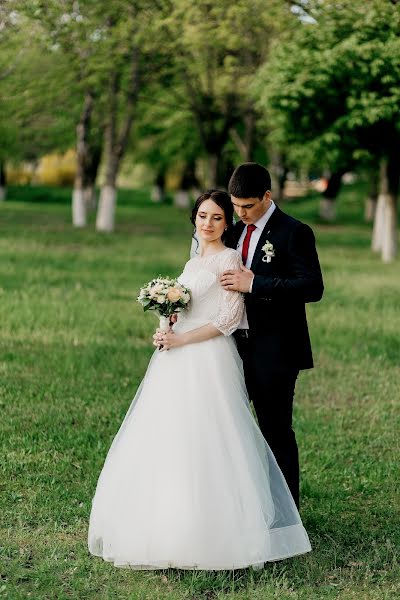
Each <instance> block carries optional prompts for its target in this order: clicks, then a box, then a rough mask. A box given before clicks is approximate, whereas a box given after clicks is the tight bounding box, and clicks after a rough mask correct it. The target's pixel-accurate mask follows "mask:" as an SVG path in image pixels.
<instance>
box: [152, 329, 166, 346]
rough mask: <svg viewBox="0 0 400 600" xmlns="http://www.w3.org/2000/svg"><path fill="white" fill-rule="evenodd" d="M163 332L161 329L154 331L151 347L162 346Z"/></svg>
mask: <svg viewBox="0 0 400 600" xmlns="http://www.w3.org/2000/svg"><path fill="white" fill-rule="evenodd" d="M163 334H164V331H163V330H162V329H156V332H155V334H154V335H153V346H160V344H162V342H161V340H162V336H163Z"/></svg>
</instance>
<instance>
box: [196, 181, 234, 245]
mask: <svg viewBox="0 0 400 600" xmlns="http://www.w3.org/2000/svg"><path fill="white" fill-rule="evenodd" d="M204 200H212V201H213V202H215V204H217V206H219V207H220V208H222V210H223V211H224V215H225V221H226V225H227V229H226V231H225V232H224V234H223V236H222V238H221V239H222V241H223V242H224V243H225V242H226V240H227V239H229V237H230V235H231V232H232V228H233V204H232V202H231V197H230V195H229V194H227V193H226V192H223V191H222V190H207V191H206V192H204V193H203V194H201V196H199V197H198V198H197V200H196V202H195V205H194V207H193V210H192V215H191V217H190V220H191V222H192V224H193V225H194V227H195V228H194V232H193V237H194V234H195V233H196V216H197V213H198V211H199V208H200V205H201V204H202V203H203V202H204ZM198 244H199V241H198V240H197V245H198Z"/></svg>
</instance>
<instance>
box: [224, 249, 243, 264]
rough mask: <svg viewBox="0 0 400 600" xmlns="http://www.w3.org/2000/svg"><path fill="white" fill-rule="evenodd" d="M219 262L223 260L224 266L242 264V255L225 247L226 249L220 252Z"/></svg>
mask: <svg viewBox="0 0 400 600" xmlns="http://www.w3.org/2000/svg"><path fill="white" fill-rule="evenodd" d="M221 262H223V264H224V266H230V267H238V266H239V265H241V264H242V256H241V254H240V252H238V251H237V250H234V249H233V248H226V250H224V251H223V252H221Z"/></svg>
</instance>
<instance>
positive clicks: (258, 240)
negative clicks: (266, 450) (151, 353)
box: [221, 163, 324, 507]
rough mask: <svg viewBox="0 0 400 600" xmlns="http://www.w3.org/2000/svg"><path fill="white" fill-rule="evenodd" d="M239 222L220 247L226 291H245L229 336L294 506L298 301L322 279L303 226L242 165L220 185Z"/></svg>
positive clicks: (302, 360)
mask: <svg viewBox="0 0 400 600" xmlns="http://www.w3.org/2000/svg"><path fill="white" fill-rule="evenodd" d="M228 191H229V193H230V195H231V200H232V203H233V206H234V209H235V212H236V214H237V215H238V216H239V218H240V219H241V221H239V222H238V223H237V224H236V225H235V227H234V232H233V238H232V239H231V241H230V243H229V244H227V245H230V246H232V247H233V248H237V249H238V250H239V251H240V252H241V254H242V259H243V264H244V267H242V269H241V270H240V271H226V272H225V273H223V275H222V276H221V284H222V286H223V287H224V288H225V289H226V290H234V291H239V292H244V293H245V306H246V312H245V315H244V317H243V319H242V322H241V323H240V325H239V329H238V330H237V331H236V332H235V334H234V336H235V338H236V342H237V346H238V350H239V353H240V355H241V357H242V360H243V367H244V372H245V377H246V386H247V390H248V393H249V397H250V399H251V400H252V401H253V405H254V408H255V410H256V413H257V418H258V423H259V426H260V429H261V432H262V433H263V435H264V437H265V438H266V440H267V442H268V444H269V446H270V448H271V450H272V452H273V453H274V455H275V458H276V460H277V463H278V465H279V467H280V469H281V471H282V473H283V475H284V476H285V479H286V482H287V484H288V486H289V488H290V491H291V493H292V496H293V498H294V501H295V502H296V505H297V507H298V506H299V459H298V449H297V444H296V438H295V434H294V431H293V429H292V407H293V397H294V389H295V385H296V379H297V376H298V374H299V371H300V370H302V369H310V368H312V367H313V358H312V352H311V344H310V338H309V334H308V327H307V320H306V310H305V304H306V302H318V300H320V299H321V297H322V293H323V289H324V286H323V282H322V274H321V269H320V266H319V261H318V255H317V251H316V249H315V238H314V234H313V232H312V230H311V228H310V227H309V226H308V225H305V224H304V223H301V222H300V221H297V220H296V219H294V218H293V217H290V216H289V215H287V214H285V213H284V212H282V211H281V210H280V209H279V208H278V207H277V206H276V204H275V203H274V201H273V200H272V197H271V177H270V175H269V173H268V171H267V170H266V169H265V168H264V167H262V166H261V165H259V164H257V163H244V164H242V165H240V166H239V167H238V168H237V169H236V170H235V171H234V173H233V175H232V177H231V179H230V181H229V186H228Z"/></svg>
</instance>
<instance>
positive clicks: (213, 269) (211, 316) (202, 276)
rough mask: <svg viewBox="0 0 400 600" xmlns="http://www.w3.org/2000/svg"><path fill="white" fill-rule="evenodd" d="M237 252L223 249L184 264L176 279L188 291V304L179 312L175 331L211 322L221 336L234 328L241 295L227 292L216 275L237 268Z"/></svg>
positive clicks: (238, 266)
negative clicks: (189, 298)
mask: <svg viewBox="0 0 400 600" xmlns="http://www.w3.org/2000/svg"><path fill="white" fill-rule="evenodd" d="M241 264H242V260H241V257H240V254H239V253H238V252H237V251H236V250H232V248H226V249H225V250H222V251H221V252H218V253H216V254H213V255H211V256H195V257H194V258H191V259H190V260H189V261H188V262H187V263H186V265H185V268H184V270H183V273H182V274H181V275H180V276H179V278H178V279H179V281H180V282H181V283H182V284H183V285H185V286H186V287H187V288H189V289H190V291H191V301H190V304H189V307H188V308H187V309H186V310H185V311H183V312H182V313H179V317H178V322H177V324H176V327H175V328H176V330H177V331H179V330H181V331H189V330H190V329H195V328H197V327H201V326H202V325H206V324H207V323H212V324H213V325H214V326H215V327H216V328H217V329H219V330H220V331H221V333H223V334H224V335H230V334H231V333H233V332H234V331H235V329H237V327H238V325H239V323H240V321H241V318H242V314H243V310H244V300H243V294H241V293H239V292H228V291H225V290H224V288H223V287H222V286H221V284H220V283H219V277H220V275H222V273H223V272H224V271H227V270H228V269H240V265H241Z"/></svg>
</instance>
